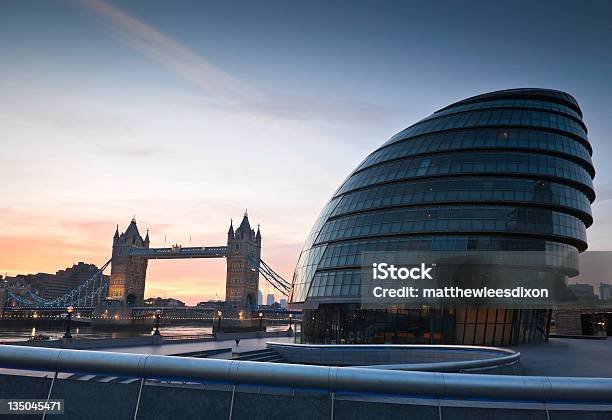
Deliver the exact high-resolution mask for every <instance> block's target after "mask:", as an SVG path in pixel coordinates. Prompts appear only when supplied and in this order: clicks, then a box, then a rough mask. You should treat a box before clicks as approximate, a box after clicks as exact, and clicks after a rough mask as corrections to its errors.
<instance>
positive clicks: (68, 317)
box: [64, 306, 74, 338]
mask: <svg viewBox="0 0 612 420" xmlns="http://www.w3.org/2000/svg"><path fill="white" fill-rule="evenodd" d="M66 312H67V314H66V332H65V333H64V338H72V334H70V320H71V319H72V313H73V312H74V307H72V306H69V307H67V308H66Z"/></svg>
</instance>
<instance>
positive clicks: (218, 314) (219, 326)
mask: <svg viewBox="0 0 612 420" xmlns="http://www.w3.org/2000/svg"><path fill="white" fill-rule="evenodd" d="M221 315H223V312H221V311H217V316H218V317H219V325H217V329H218V330H219V331H221Z"/></svg>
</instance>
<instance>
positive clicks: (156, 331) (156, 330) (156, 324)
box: [153, 309, 162, 335]
mask: <svg viewBox="0 0 612 420" xmlns="http://www.w3.org/2000/svg"><path fill="white" fill-rule="evenodd" d="M161 313H162V311H161V309H158V310H156V311H155V332H154V333H153V335H160V334H159V318H160V317H161Z"/></svg>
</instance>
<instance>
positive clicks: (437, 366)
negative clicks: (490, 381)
mask: <svg viewBox="0 0 612 420" xmlns="http://www.w3.org/2000/svg"><path fill="white" fill-rule="evenodd" d="M266 345H267V346H268V347H269V348H271V349H273V350H275V351H277V352H278V353H280V354H281V355H283V356H285V358H287V359H288V360H290V361H291V356H289V355H285V353H284V352H283V348H286V349H292V348H307V349H318V350H319V351H320V352H322V353H321V354H322V355H324V354H325V351H326V350H329V349H340V350H343V351H351V350H371V351H373V352H376V354H379V353H380V352H381V351H385V350H422V351H428V350H435V351H439V352H444V351H447V352H457V351H462V352H478V353H483V354H490V355H491V356H492V357H487V358H485V359H473V360H452V361H450V360H440V361H439V362H423V363H418V362H416V363H402V362H398V363H385V364H382V363H381V364H372V365H369V366H361V365H358V364H354V366H355V367H360V368H365V369H392V370H412V371H416V370H418V371H424V372H460V371H466V370H472V369H481V368H489V367H495V366H505V365H511V364H515V363H518V362H520V360H521V353H520V352H517V351H514V350H510V349H504V348H501V347H489V346H469V345H450V344H449V345H445V344H298V343H278V342H273V341H269V342H267V343H266ZM296 357H298V358H299V357H300V356H299V355H296ZM296 361H298V362H299V360H296ZM330 364H331V363H330ZM364 364H365V363H364Z"/></svg>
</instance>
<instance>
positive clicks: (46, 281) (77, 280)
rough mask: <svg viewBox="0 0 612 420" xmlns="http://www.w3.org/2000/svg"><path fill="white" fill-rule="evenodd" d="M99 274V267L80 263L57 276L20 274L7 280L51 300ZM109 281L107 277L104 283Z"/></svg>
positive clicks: (61, 271) (58, 273) (59, 272)
mask: <svg viewBox="0 0 612 420" xmlns="http://www.w3.org/2000/svg"><path fill="white" fill-rule="evenodd" d="M97 272H98V267H96V266H95V265H94V264H86V263H84V262H79V263H78V264H74V265H73V266H72V267H69V268H66V269H64V270H59V271H57V272H56V273H55V274H49V273H37V274H27V275H23V274H20V275H17V276H15V277H6V278H5V280H6V282H7V283H8V284H12V285H13V286H15V287H19V286H17V285H19V284H21V285H28V286H29V287H30V289H31V291H32V292H33V293H36V294H37V295H38V296H40V297H41V298H43V299H47V300H49V299H55V298H57V297H60V296H63V295H65V294H66V293H68V292H70V291H71V290H73V289H76V288H77V287H79V286H80V285H81V284H83V283H84V282H86V281H87V280H89V279H90V278H91V277H92V276H93V275H95V274H96V273H97ZM108 280H109V277H108V276H106V275H105V276H104V281H106V282H108Z"/></svg>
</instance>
